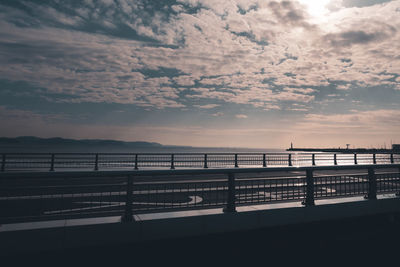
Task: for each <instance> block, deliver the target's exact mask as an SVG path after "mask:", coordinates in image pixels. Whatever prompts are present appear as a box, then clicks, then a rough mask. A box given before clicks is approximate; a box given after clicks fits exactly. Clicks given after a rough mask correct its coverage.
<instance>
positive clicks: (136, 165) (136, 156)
mask: <svg viewBox="0 0 400 267" xmlns="http://www.w3.org/2000/svg"><path fill="white" fill-rule="evenodd" d="M138 169H139V167H138V154H136V155H135V170H138Z"/></svg>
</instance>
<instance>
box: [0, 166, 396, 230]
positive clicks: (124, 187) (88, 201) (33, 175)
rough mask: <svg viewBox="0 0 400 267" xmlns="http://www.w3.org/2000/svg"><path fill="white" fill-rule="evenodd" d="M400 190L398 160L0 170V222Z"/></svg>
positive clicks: (126, 216)
mask: <svg viewBox="0 0 400 267" xmlns="http://www.w3.org/2000/svg"><path fill="white" fill-rule="evenodd" d="M398 192H400V164H377V165H352V166H312V167H275V168H274V167H271V168H227V169H197V170H188V169H186V170H185V169H181V170H137V171H90V172H88V171H81V172H71V171H69V172H30V173H28V172H3V173H0V207H1V212H0V223H14V222H27V221H37V220H55V219H70V218H84V217H100V216H121V217H122V221H124V222H130V221H132V220H133V215H134V214H144V213H152V212H168V211H178V210H192V209H204V208H218V207H220V208H224V211H225V212H235V210H236V207H237V206H246V205H256V204H268V203H275V202H280V201H301V202H302V203H303V204H304V205H305V206H312V205H314V203H315V199H324V198H337V197H349V196H365V197H366V198H368V199H372V200H373V199H376V196H377V194H383V193H398Z"/></svg>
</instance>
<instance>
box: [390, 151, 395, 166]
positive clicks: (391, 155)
mask: <svg viewBox="0 0 400 267" xmlns="http://www.w3.org/2000/svg"><path fill="white" fill-rule="evenodd" d="M390 163H391V164H393V163H394V158H393V153H391V154H390Z"/></svg>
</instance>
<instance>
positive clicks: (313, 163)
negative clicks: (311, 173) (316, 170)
mask: <svg viewBox="0 0 400 267" xmlns="http://www.w3.org/2000/svg"><path fill="white" fill-rule="evenodd" d="M312 165H313V166H315V154H312Z"/></svg>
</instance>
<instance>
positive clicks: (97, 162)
mask: <svg viewBox="0 0 400 267" xmlns="http://www.w3.org/2000/svg"><path fill="white" fill-rule="evenodd" d="M94 170H95V171H98V170H99V154H96V158H95V161H94Z"/></svg>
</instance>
